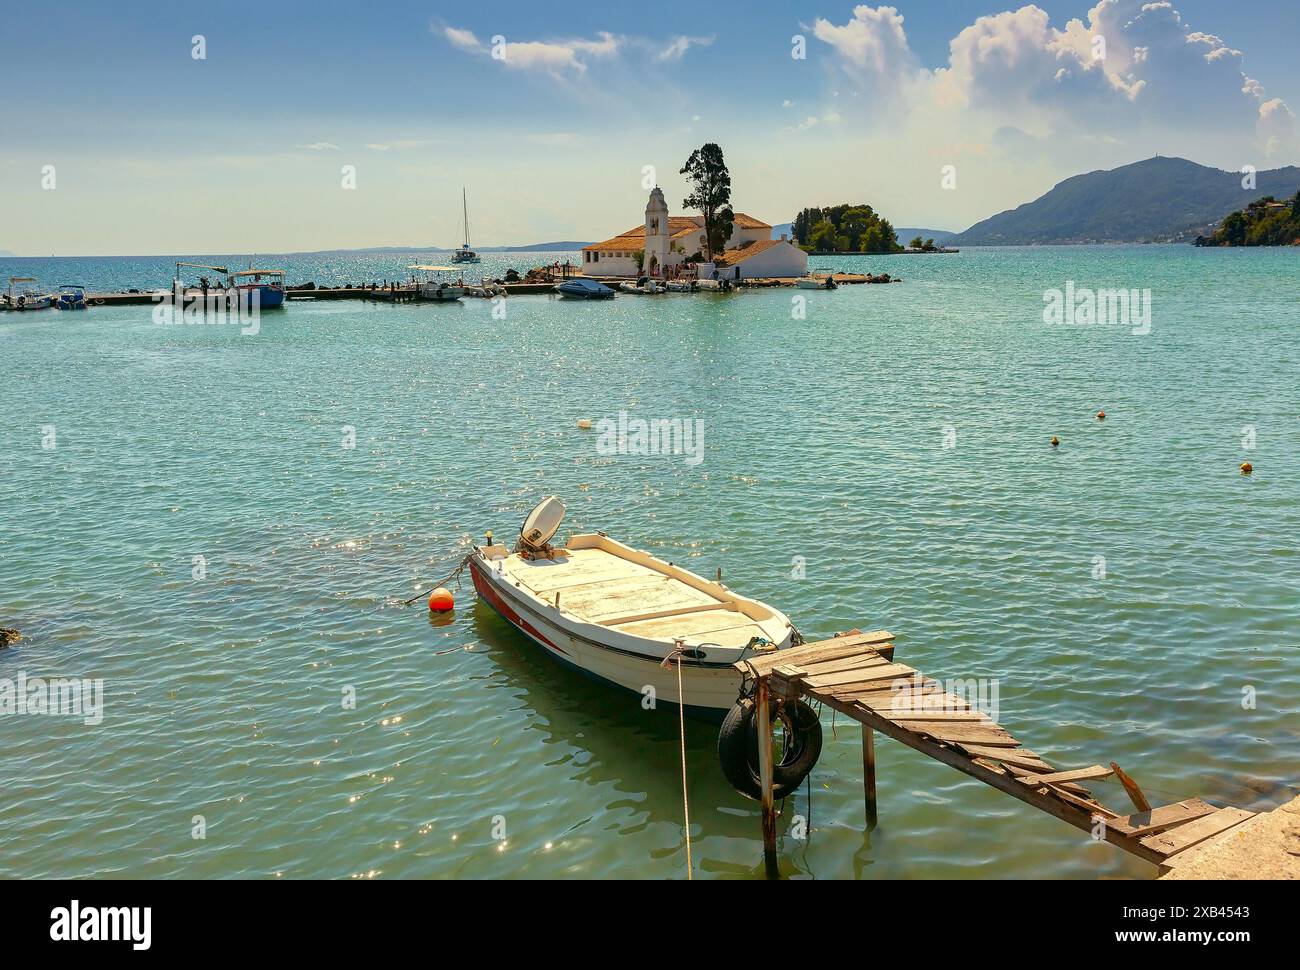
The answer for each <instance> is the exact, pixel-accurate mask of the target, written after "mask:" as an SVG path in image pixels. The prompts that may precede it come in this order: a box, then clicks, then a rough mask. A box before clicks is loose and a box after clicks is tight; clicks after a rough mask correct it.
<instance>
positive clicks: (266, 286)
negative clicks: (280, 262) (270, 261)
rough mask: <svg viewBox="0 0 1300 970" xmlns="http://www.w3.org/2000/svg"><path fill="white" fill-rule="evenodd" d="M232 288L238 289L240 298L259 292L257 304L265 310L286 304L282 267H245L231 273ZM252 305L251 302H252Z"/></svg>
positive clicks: (230, 284) (230, 283)
mask: <svg viewBox="0 0 1300 970" xmlns="http://www.w3.org/2000/svg"><path fill="white" fill-rule="evenodd" d="M229 286H230V289H232V290H236V291H238V293H239V295H240V298H241V299H242V298H244V296H245V294H247V295H248V296H249V298H250V299H251V296H252V294H253V293H254V292H256V293H257V305H258V307H260V308H261V309H263V310H265V309H267V308H268V307H276V306H283V305H284V270H282V269H252V268H249V269H244V270H240V271H239V272H238V273H231V274H230V277H229ZM250 305H251V304H250Z"/></svg>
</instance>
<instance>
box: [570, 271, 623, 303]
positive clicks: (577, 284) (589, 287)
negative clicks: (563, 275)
mask: <svg viewBox="0 0 1300 970" xmlns="http://www.w3.org/2000/svg"><path fill="white" fill-rule="evenodd" d="M556 290H558V291H559V293H560V295H561V296H568V297H573V298H574V299H578V300H608V299H610V298H611V297H613V296H614V291H613V290H612V289H610V288H609V287H608V286H606V285H605V284H604V283H597V282H596V281H595V280H589V279H586V278H582V277H580V278H578V279H576V280H565V281H564V282H563V283H561V284H560V285H559V286H557V287H556Z"/></svg>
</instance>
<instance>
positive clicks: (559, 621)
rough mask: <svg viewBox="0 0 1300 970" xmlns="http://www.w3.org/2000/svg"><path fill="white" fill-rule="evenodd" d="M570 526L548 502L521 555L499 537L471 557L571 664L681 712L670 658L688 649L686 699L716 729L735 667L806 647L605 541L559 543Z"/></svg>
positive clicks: (473, 568)
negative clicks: (555, 541) (558, 538)
mask: <svg viewBox="0 0 1300 970" xmlns="http://www.w3.org/2000/svg"><path fill="white" fill-rule="evenodd" d="M563 516H564V505H563V503H561V502H560V500H559V499H557V498H554V497H551V498H547V499H546V500H545V501H543V502H542V503H541V504H540V505H538V506H537V508H535V509H534V510H533V511H532V512H531V513H530V514H529V516H528V518H527V519H526V520H525V522H524V525H523V527H522V528H521V529H520V537H519V542H518V544H517V545H516V546H515V548H514V550H513V551H510V550H509V549H507V547H506V546H505V544H503V543H493V542H492V541H491V533H489V541H488V543H487V544H486V545H482V546H475V548H474V551H473V552H472V553H470V555H469V557H468V564H469V567H470V574H471V575H472V577H473V579H474V588H475V589H476V590H477V591H478V594H479V596H480V597H481V598H482V599H484V600H485V601H486V602H487V603H488V604H489V605H490V606H491V607H492V608H493V609H495V610H496V611H497V612H498V613H499V614H501V616H502V617H503V618H504V619H505V620H506V621H507V622H508V623H510V624H511V625H512V626H514V627H515V629H517V630H518V631H519V632H521V633H523V634H524V636H526V637H528V638H529V639H530V640H532V641H533V642H534V643H535V644H537V645H538V646H540V647H542V649H544V650H545V651H546V652H547V653H548V654H550V655H551V656H552V657H554V658H556V659H557V660H559V661H561V662H562V663H565V664H567V665H569V666H570V667H575V668H577V669H578V670H580V671H582V672H583V673H585V674H587V675H588V676H590V677H593V678H595V679H596V680H599V681H603V682H605V683H608V684H612V685H614V686H616V687H622V688H624V689H626V690H629V691H632V692H634V693H636V694H638V695H640V696H641V697H645V696H647V693H648V689H650V688H652V689H653V691H654V697H655V700H656V702H663V703H665V704H677V703H678V702H679V694H678V690H677V669H676V666H675V661H669V662H668V663H667V665H665V660H666V658H669V657H672V656H675V655H676V654H677V652H678V641H680V643H681V648H682V649H681V662H682V669H681V678H682V692H681V695H680V699H681V701H682V702H683V703H684V706H685V707H686V709H687V712H688V713H691V714H694V715H697V716H701V717H707V718H710V719H713V720H716V719H718V718H721V717H722V716H723V715H725V714H726V712H727V711H728V710H729V709H730V708H731V707H732V706H733V705H734V704H735V703H736V697H737V694H738V693H739V689H740V675H739V673H738V672H737V671H736V670H735V668H734V667H733V666H732V664H734V663H736V662H737V661H738V660H741V659H744V658H747V657H751V656H754V655H756V654H767V653H771V652H772V651H774V650H781V649H784V648H786V647H789V646H791V645H792V644H793V643H795V642H800V640H801V638H800V637H799V635H798V633H797V631H796V630H795V629H794V627H793V626H792V625H791V623H790V621H789V619H787V618H786V616H785V615H784V614H783V613H781V612H779V611H777V610H775V609H773V608H772V607H770V606H767V605H765V604H763V603H760V602H759V601H758V600H754V599H749V598H747V597H744V596H740V595H739V594H737V593H735V592H733V591H732V590H730V589H728V588H727V587H726V586H724V585H722V583H721V582H713V581H710V580H707V579H704V578H703V577H701V576H697V575H695V574H694V573H692V572H689V571H688V570H685V569H683V568H681V567H680V566H677V565H674V564H673V563H669V562H664V561H663V560H661V559H657V558H655V557H654V556H652V555H650V554H649V553H648V552H641V551H639V550H637V549H633V548H631V547H630V546H626V545H624V544H623V543H621V542H618V541H616V540H614V539H611V538H610V537H609V536H607V535H605V534H603V533H600V532H596V533H589V534H583V535H574V536H570V537H569V539H568V541H567V542H564V543H562V544H552V541H551V540H552V539H553V538H554V536H555V533H556V531H558V529H559V527H560V522H561V520H562V519H563ZM639 702H640V700H639V698H638V700H636V701H633V703H639Z"/></svg>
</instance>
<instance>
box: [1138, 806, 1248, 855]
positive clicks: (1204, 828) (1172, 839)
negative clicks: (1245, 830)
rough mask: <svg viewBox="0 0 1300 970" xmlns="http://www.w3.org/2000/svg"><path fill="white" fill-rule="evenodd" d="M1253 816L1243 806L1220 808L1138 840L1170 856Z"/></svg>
mask: <svg viewBox="0 0 1300 970" xmlns="http://www.w3.org/2000/svg"><path fill="white" fill-rule="evenodd" d="M1254 817H1255V813H1254V812H1248V811H1246V810H1245V809H1244V808H1221V809H1219V810H1218V811H1217V812H1215V813H1214V814H1213V815H1205V816H1202V817H1201V818H1198V819H1197V820H1196V821H1194V822H1188V823H1187V824H1186V825H1180V826H1178V827H1177V828H1172V829H1169V830H1167V831H1164V832H1160V833H1157V834H1156V835H1148V836H1145V837H1143V838H1141V839H1139V840H1138V841H1140V842H1141V843H1142V844H1143V845H1145V846H1146V847H1147V848H1148V849H1153V850H1154V851H1156V852H1163V853H1164V854H1165V855H1167V856H1170V855H1173V854H1174V853H1175V852H1181V851H1183V849H1190V848H1191V847H1192V846H1194V845H1199V844H1200V843H1202V842H1204V841H1205V840H1206V839H1211V838H1214V836H1216V835H1218V834H1219V833H1220V832H1226V831H1227V830H1228V829H1230V828H1232V827H1233V826H1236V825H1240V824H1241V823H1242V822H1244V821H1246V819H1248V818H1254Z"/></svg>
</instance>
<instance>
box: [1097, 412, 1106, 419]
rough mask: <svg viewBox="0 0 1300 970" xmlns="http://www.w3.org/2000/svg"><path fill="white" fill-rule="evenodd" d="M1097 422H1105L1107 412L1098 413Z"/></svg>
mask: <svg viewBox="0 0 1300 970" xmlns="http://www.w3.org/2000/svg"><path fill="white" fill-rule="evenodd" d="M1097 420H1098V421H1105V420H1106V412H1105V411H1098V412H1097Z"/></svg>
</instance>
